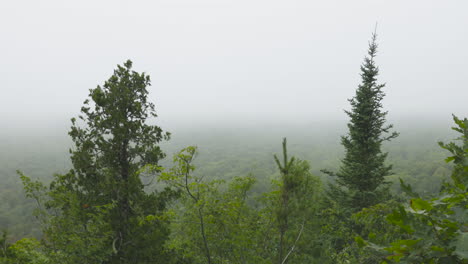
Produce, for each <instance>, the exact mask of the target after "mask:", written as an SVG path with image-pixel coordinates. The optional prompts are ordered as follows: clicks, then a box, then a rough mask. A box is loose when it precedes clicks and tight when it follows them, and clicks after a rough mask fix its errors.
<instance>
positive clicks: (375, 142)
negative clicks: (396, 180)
mask: <svg viewBox="0 0 468 264" xmlns="http://www.w3.org/2000/svg"><path fill="white" fill-rule="evenodd" d="M376 39H377V35H376V33H374V34H373V35H372V39H371V41H370V43H369V49H368V55H367V56H366V57H365V59H364V63H363V64H362V65H361V79H362V81H361V84H360V85H359V86H358V88H357V90H356V95H355V96H354V97H353V98H352V99H349V102H350V104H351V110H350V111H345V112H346V114H347V115H348V116H349V118H350V121H349V123H348V129H349V132H348V134H347V135H345V136H342V137H341V144H342V145H343V146H344V148H345V157H344V159H343V160H342V164H341V166H340V169H339V171H338V173H336V177H337V179H336V183H337V186H335V188H334V194H333V196H334V197H336V198H338V199H339V198H342V199H340V200H341V201H340V202H341V203H343V202H344V203H345V204H346V206H347V207H348V208H351V209H352V211H359V210H360V209H362V208H365V207H369V206H372V205H374V204H377V203H379V202H380V201H382V200H383V199H385V198H386V197H388V188H386V181H385V176H388V175H390V174H391V169H392V166H391V165H387V164H385V160H386V158H387V154H388V153H384V152H382V150H381V147H382V143H383V142H384V141H388V140H391V139H393V138H395V137H397V136H398V133H396V132H390V130H391V129H392V127H393V125H387V124H386V115H387V111H383V110H382V99H383V98H384V96H385V93H384V92H383V91H382V89H383V88H384V87H385V84H379V83H377V76H378V74H379V69H378V67H377V66H376V64H375V57H376V54H377V43H376Z"/></svg>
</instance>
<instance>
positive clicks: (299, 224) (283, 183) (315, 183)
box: [267, 138, 321, 264]
mask: <svg viewBox="0 0 468 264" xmlns="http://www.w3.org/2000/svg"><path fill="white" fill-rule="evenodd" d="M282 146H283V157H282V160H283V163H282V164H281V161H280V159H279V158H278V156H277V155H274V159H275V162H276V165H277V166H278V170H279V171H280V179H279V182H277V186H273V191H272V192H271V193H270V194H267V195H268V196H270V201H267V210H268V207H269V208H270V210H271V211H272V215H273V218H274V219H273V221H271V222H273V223H274V226H273V228H272V229H273V230H272V232H269V233H271V234H272V235H273V234H277V236H276V235H274V236H273V237H270V239H269V241H274V242H276V243H277V244H276V245H272V246H271V248H272V250H271V251H273V252H278V253H277V256H275V259H273V260H272V261H271V262H272V263H279V264H285V263H308V262H310V261H311V259H313V257H315V256H313V255H314V248H316V245H315V244H314V240H315V239H316V238H317V236H316V235H315V234H313V232H314V231H315V230H313V229H314V227H315V228H317V229H318V225H317V223H316V222H317V221H316V220H317V219H316V217H315V214H316V211H317V209H318V204H319V201H320V189H321V182H320V179H318V178H317V177H315V176H313V175H312V174H311V173H310V165H309V163H308V162H306V161H302V160H299V159H296V158H295V157H291V158H288V152H287V141H286V138H284V139H283V144H282ZM314 225H315V226H314ZM312 230H313V231H312ZM305 241H307V242H305Z"/></svg>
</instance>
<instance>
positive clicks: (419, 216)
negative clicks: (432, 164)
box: [385, 116, 468, 263]
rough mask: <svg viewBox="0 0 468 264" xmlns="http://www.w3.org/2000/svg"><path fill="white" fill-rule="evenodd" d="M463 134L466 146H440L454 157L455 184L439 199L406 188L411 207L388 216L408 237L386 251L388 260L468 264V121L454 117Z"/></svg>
mask: <svg viewBox="0 0 468 264" xmlns="http://www.w3.org/2000/svg"><path fill="white" fill-rule="evenodd" d="M454 121H455V123H456V125H457V127H454V128H453V129H454V130H455V131H457V132H459V133H461V134H462V135H461V137H460V138H459V139H460V140H461V141H462V145H461V146H459V145H456V144H455V143H453V142H451V143H448V144H444V143H439V144H440V145H441V146H442V147H443V148H444V149H446V150H448V151H450V152H451V154H452V156H450V157H449V158H447V159H446V161H447V162H453V163H454V169H453V172H452V176H451V179H452V181H451V182H447V183H446V184H445V185H444V188H443V190H442V191H441V192H440V194H439V196H437V197H435V198H433V199H422V198H420V197H419V196H418V195H417V194H415V193H414V192H413V191H412V189H411V186H409V185H405V184H404V183H403V182H402V188H403V189H404V190H406V192H407V194H408V195H409V196H410V197H411V200H410V201H409V204H407V205H406V206H400V207H399V208H398V209H397V210H394V211H393V212H392V213H391V214H389V215H388V217H387V219H388V221H389V222H390V223H392V224H394V225H395V226H398V227H399V228H400V230H401V232H402V233H403V234H405V235H406V236H407V237H408V238H407V239H401V240H397V241H395V242H393V243H391V246H389V247H386V248H385V250H386V251H388V252H390V253H391V255H388V256H387V260H388V261H393V262H399V263H468V254H467V252H468V242H467V237H468V225H467V222H466V219H468V185H467V184H466V183H467V182H468V180H467V179H468V164H467V159H468V119H466V118H465V119H464V120H460V119H458V118H457V117H455V116H454Z"/></svg>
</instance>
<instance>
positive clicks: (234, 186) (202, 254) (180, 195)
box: [0, 35, 468, 264]
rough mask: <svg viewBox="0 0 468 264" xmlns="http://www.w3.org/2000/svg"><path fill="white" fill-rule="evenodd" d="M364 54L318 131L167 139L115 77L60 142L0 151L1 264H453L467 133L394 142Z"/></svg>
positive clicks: (461, 241) (467, 168) (129, 77)
mask: <svg viewBox="0 0 468 264" xmlns="http://www.w3.org/2000/svg"><path fill="white" fill-rule="evenodd" d="M376 41H377V40H376V36H375V35H373V38H372V40H371V41H370V43H369V50H368V54H367V56H366V57H365V60H364V62H363V63H362V66H361V69H360V74H361V78H362V80H361V83H360V85H359V86H358V87H357V89H356V94H355V96H354V97H353V98H350V100H349V103H350V108H349V109H348V110H346V114H347V116H348V117H349V120H348V121H346V122H345V124H340V125H338V124H333V125H330V123H327V124H326V125H324V126H323V128H320V129H319V128H317V127H314V128H313V129H311V128H310V127H305V126H303V127H300V128H296V127H294V126H291V127H282V128H280V129H277V130H274V131H269V132H266V131H264V130H261V129H254V130H248V129H246V130H245V131H241V129H236V130H235V131H233V130H231V129H230V128H229V127H227V128H219V129H218V130H217V131H213V130H210V129H205V130H204V129H201V128H198V129H193V130H190V131H180V132H179V131H170V132H171V133H167V132H166V131H165V130H164V129H165V128H163V127H159V126H158V125H155V124H157V120H158V119H157V105H154V104H153V103H152V102H149V101H148V100H147V99H148V98H147V95H148V92H149V89H148V87H150V86H151V79H150V77H149V76H148V75H147V74H145V73H138V72H135V71H134V70H133V69H132V66H133V64H132V62H131V61H126V62H125V63H124V64H122V65H118V66H117V68H116V69H115V70H114V73H113V75H112V76H111V77H110V78H109V79H108V80H107V81H105V82H104V83H103V84H102V85H98V86H97V87H96V88H94V89H91V90H90V92H89V97H88V98H87V99H86V100H85V102H84V104H83V107H82V108H81V114H80V115H79V116H78V117H77V118H72V127H71V129H70V130H69V136H70V139H71V140H70V139H67V138H66V137H63V136H55V135H52V136H50V135H49V136H44V137H42V138H40V137H39V138H36V139H39V140H41V141H42V144H38V143H37V140H36V139H28V140H25V141H24V144H23V145H18V144H17V145H15V144H13V143H11V142H10V141H9V140H8V139H3V140H2V141H1V142H0V144H2V149H3V151H2V153H1V155H2V156H1V158H0V162H1V163H0V177H1V179H2V185H1V186H0V188H1V189H0V191H1V192H0V195H1V197H0V198H1V199H2V201H4V202H3V203H2V205H1V207H0V227H1V228H3V229H4V231H3V237H1V238H0V242H1V243H0V244H1V251H0V263H194V264H195V263H209V264H211V263H213V264H215V263H265V264H267V263H278V264H285V263H290V264H293V263H468V233H467V232H468V225H467V223H466V219H468V213H467V212H468V210H467V209H468V120H467V119H466V118H461V117H460V118H459V117H456V116H453V117H447V119H450V118H452V119H453V124H452V126H453V127H452V129H450V127H441V126H440V125H439V126H438V125H437V124H427V123H426V124H425V123H424V122H422V121H415V122H409V123H407V124H406V125H407V127H401V126H400V127H399V124H400V125H401V124H404V123H402V122H393V123H394V126H393V125H392V122H389V121H388V120H387V118H388V117H387V114H389V113H387V112H386V109H385V100H384V98H385V93H391V88H390V87H385V85H384V84H382V83H383V82H381V81H380V80H379V69H378V67H377V64H376V61H375V58H376V56H377V42H376ZM321 125H323V124H321ZM278 126H281V124H278ZM281 134H286V135H281ZM283 136H286V137H285V138H283ZM171 142H173V143H171ZM67 146H70V151H69V152H68V150H67ZM6 149H9V151H5V150H6ZM16 170H18V171H16ZM54 173H55V174H54ZM51 174H54V175H53V176H52V175H51ZM51 176H52V177H51Z"/></svg>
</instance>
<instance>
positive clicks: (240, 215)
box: [160, 146, 265, 264]
mask: <svg viewBox="0 0 468 264" xmlns="http://www.w3.org/2000/svg"><path fill="white" fill-rule="evenodd" d="M196 153H197V149H196V147H192V146H190V147H187V148H184V149H182V150H181V151H180V152H179V153H178V154H176V155H174V163H175V165H174V167H173V168H171V169H170V170H168V171H165V172H163V173H161V177H160V180H161V181H163V182H165V183H166V184H168V185H170V186H173V188H175V189H178V190H180V192H181V197H180V199H179V203H177V204H176V205H175V206H174V207H173V208H172V209H173V210H172V211H168V213H169V215H170V216H171V217H173V218H174V219H173V221H171V225H172V230H173V232H172V234H171V240H170V241H169V242H168V243H167V246H168V248H169V249H172V250H174V251H175V252H176V253H177V254H178V256H179V261H180V262H181V263H239V264H241V263H242V264H243V263H265V261H264V259H262V258H261V256H259V254H258V251H257V250H256V249H257V247H258V243H256V237H257V235H256V233H257V230H258V229H259V220H258V217H257V216H256V214H255V211H254V210H253V208H251V207H250V206H248V205H247V199H248V192H249V191H250V189H251V187H252V185H253V184H254V183H255V179H254V178H253V177H251V176H245V177H234V178H233V179H232V180H231V181H230V182H229V184H227V185H225V186H224V185H223V186H222V185H221V184H223V183H225V182H224V181H222V180H206V179H203V177H202V176H198V175H194V174H193V173H194V170H195V166H194V165H193V161H194V159H195V156H196Z"/></svg>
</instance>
